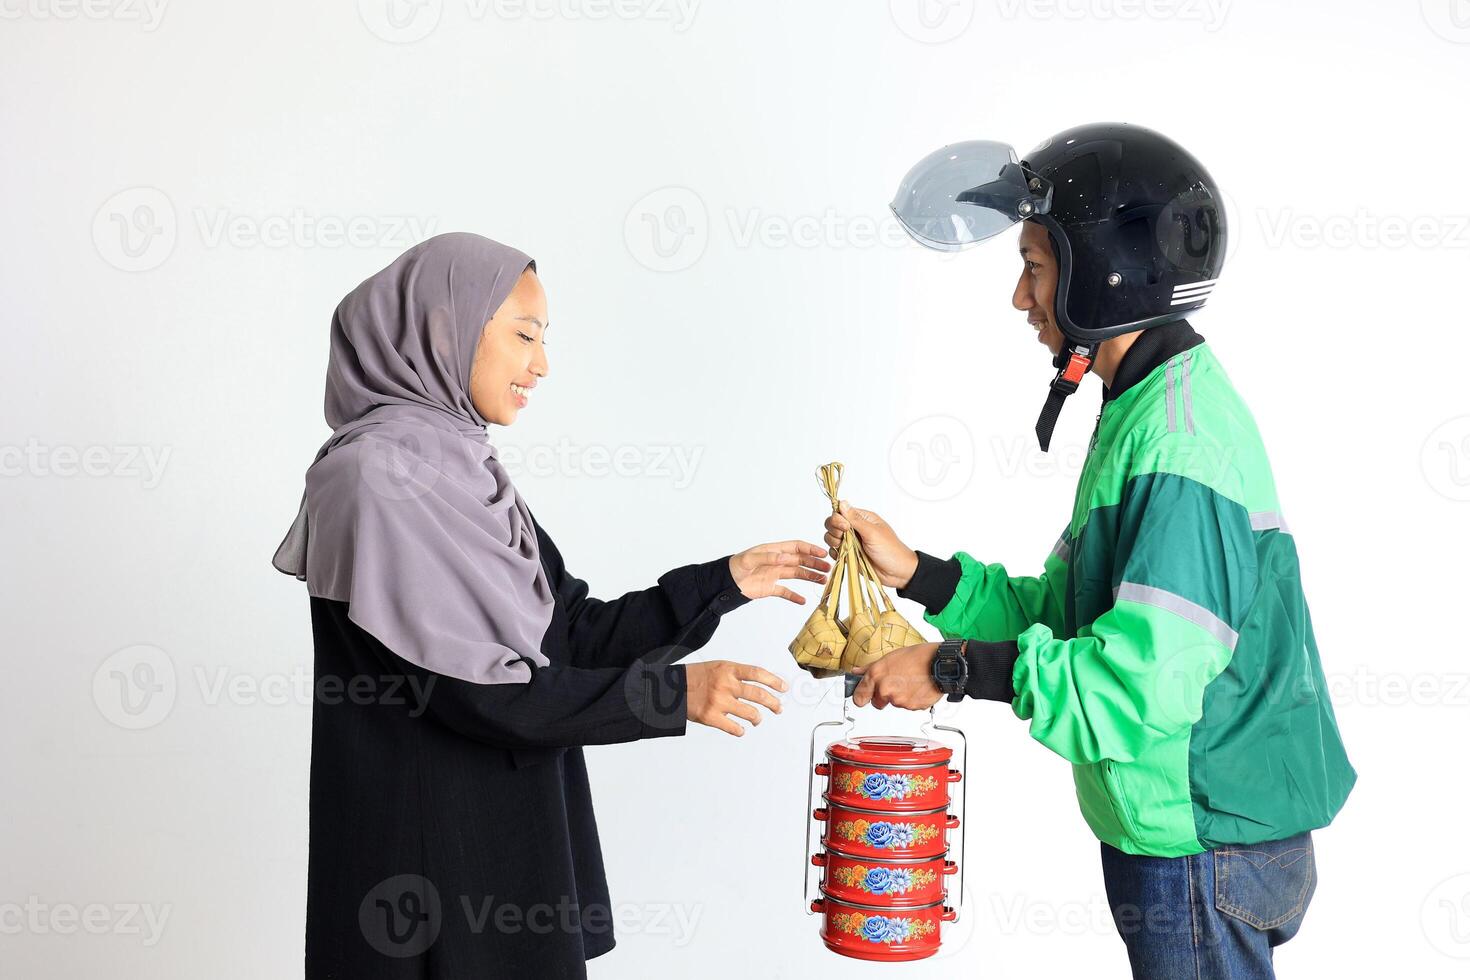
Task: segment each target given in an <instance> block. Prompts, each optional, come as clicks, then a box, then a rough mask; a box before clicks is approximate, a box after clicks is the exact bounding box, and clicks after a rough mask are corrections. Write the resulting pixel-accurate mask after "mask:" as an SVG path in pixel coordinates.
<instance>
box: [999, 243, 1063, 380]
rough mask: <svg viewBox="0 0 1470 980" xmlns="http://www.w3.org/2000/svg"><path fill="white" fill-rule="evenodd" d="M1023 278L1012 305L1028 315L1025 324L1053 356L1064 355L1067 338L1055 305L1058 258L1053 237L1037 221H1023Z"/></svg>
mask: <svg viewBox="0 0 1470 980" xmlns="http://www.w3.org/2000/svg"><path fill="white" fill-rule="evenodd" d="M1020 246H1021V262H1022V264H1023V267H1022V269H1021V278H1020V280H1019V281H1018V282H1017V283H1016V292H1015V295H1013V296H1012V297H1011V303H1012V305H1014V306H1015V308H1016V309H1018V310H1020V311H1021V312H1023V313H1025V314H1026V321H1027V322H1028V323H1030V324H1031V328H1032V329H1033V330H1035V331H1036V339H1037V340H1038V341H1040V342H1041V343H1043V344H1045V345H1046V349H1047V350H1049V351H1051V353H1052V356H1053V357H1055V356H1056V355H1057V354H1060V353H1061V352H1062V348H1063V347H1064V346H1065V345H1066V339H1065V338H1064V337H1063V336H1062V331H1061V328H1060V327H1058V326H1057V318H1056V311H1055V309H1054V306H1055V304H1056V298H1057V274H1058V270H1057V258H1056V255H1054V254H1053V253H1052V248H1051V238H1050V237H1049V236H1048V235H1047V233H1046V229H1045V228H1043V227H1042V226H1041V225H1039V224H1037V223H1036V222H1034V221H1023V222H1021V241H1020Z"/></svg>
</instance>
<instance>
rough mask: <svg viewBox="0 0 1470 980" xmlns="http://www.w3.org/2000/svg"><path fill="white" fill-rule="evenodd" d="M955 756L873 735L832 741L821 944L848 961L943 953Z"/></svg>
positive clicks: (822, 767) (824, 770)
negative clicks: (941, 948)
mask: <svg viewBox="0 0 1470 980" xmlns="http://www.w3.org/2000/svg"><path fill="white" fill-rule="evenodd" d="M951 755H952V753H951V750H950V748H949V747H948V746H947V745H944V744H942V743H940V742H934V741H930V740H928V739H921V738H907V737H901V736H867V737H861V738H852V739H847V740H844V741H841V742H833V743H832V744H831V745H829V746H828V747H827V760H826V761H825V762H822V763H819V764H818V765H817V766H816V767H815V775H818V776H826V777H827V789H826V792H824V793H823V794H822V799H823V800H824V801H825V802H826V806H823V807H821V808H819V809H817V810H815V811H813V813H812V816H813V817H814V818H815V819H816V820H818V821H820V822H821V823H822V824H824V825H825V826H824V829H823V832H822V847H823V851H822V853H820V854H815V855H813V856H812V859H811V860H812V864H814V865H816V866H817V867H819V868H822V869H823V871H822V882H821V892H822V897H821V898H819V899H817V900H816V901H814V902H812V911H814V912H820V913H822V917H823V923H822V940H823V942H825V943H826V944H827V948H828V949H830V950H832V951H833V952H834V953H841V954H842V955H843V956H853V957H857V958H858V959H864V960H882V961H890V962H897V961H903V960H917V959H923V958H924V957H926V956H932V955H933V954H934V953H936V952H938V950H939V940H940V934H939V929H940V923H941V922H953V921H954V920H955V918H956V913H955V910H954V909H953V908H950V907H949V906H948V905H946V904H945V900H946V897H947V894H948V893H947V890H946V887H945V885H946V879H947V878H948V877H949V876H950V875H953V874H954V873H955V872H956V871H957V870H958V868H957V867H956V865H955V862H953V861H950V860H948V854H949V834H948V832H949V831H950V830H953V829H955V828H956V827H958V826H959V817H957V816H954V815H952V814H950V813H949V804H950V786H951V785H952V784H953V783H956V782H958V781H959V780H960V778H961V774H960V772H959V771H958V770H955V769H951V768H950V767H949V762H950V758H951Z"/></svg>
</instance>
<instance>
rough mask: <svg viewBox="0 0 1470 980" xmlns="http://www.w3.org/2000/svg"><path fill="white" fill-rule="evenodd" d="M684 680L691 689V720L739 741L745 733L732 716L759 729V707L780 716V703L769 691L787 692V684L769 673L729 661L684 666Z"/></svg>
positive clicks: (689, 699)
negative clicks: (769, 689) (742, 719)
mask: <svg viewBox="0 0 1470 980" xmlns="http://www.w3.org/2000/svg"><path fill="white" fill-rule="evenodd" d="M684 678H685V681H686V683H687V684H688V686H689V691H688V695H687V697H686V702H685V703H686V710H687V712H688V716H689V720H690V721H693V722H698V723H699V724H701V725H708V726H709V727H711V728H718V729H719V730H720V731H722V732H729V733H730V734H731V735H735V736H737V737H738V736H740V735H744V734H745V729H744V728H741V727H740V726H739V725H738V724H736V723H735V721H734V720H733V719H732V718H731V717H730V716H731V715H734V716H735V717H736V718H744V719H745V720H746V721H748V722H750V723H751V724H752V725H759V724H760V723H761V713H760V712H759V711H758V710H756V707H755V706H756V705H758V704H760V705H765V707H766V708H768V709H769V710H770V711H771V712H772V713H773V714H778V715H779V714H780V713H781V701H780V699H779V698H777V697H776V695H774V694H772V693H771V692H770V691H768V690H766V688H771V689H773V690H777V691H784V690H786V682H785V681H783V680H782V679H781V678H779V677H777V676H776V675H775V674H773V673H771V672H770V671H769V670H763V669H762V668H760V667H753V666H751V665H750V664H737V663H732V662H730V661H729V660H710V661H706V662H705V663H700V664H687V665H685V667H684ZM761 685H765V686H764V687H762V686H761Z"/></svg>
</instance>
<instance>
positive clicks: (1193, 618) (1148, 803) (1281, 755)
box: [925, 327, 1356, 856]
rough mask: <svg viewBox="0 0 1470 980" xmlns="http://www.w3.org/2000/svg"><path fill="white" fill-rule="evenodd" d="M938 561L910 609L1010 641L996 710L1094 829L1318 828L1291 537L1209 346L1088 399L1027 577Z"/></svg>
mask: <svg viewBox="0 0 1470 980" xmlns="http://www.w3.org/2000/svg"><path fill="white" fill-rule="evenodd" d="M1186 329H1187V327H1186ZM1191 333H1192V332H1191ZM955 559H956V560H957V561H958V563H959V571H960V578H959V583H958V585H957V587H956V588H955V592H954V596H953V598H952V599H950V600H949V602H948V604H947V605H944V606H943V608H942V609H939V610H938V611H937V612H933V611H931V612H930V613H929V614H927V615H926V616H925V618H926V619H927V620H928V621H929V622H930V623H932V624H933V625H934V626H935V627H937V628H938V629H939V630H940V631H941V632H942V633H943V634H944V636H945V637H947V638H959V637H965V638H972V639H975V640H980V641H1004V640H1014V641H1015V648H1014V650H1015V652H1014V653H1013V654H1012V655H1013V656H1015V664H1014V669H1013V670H1011V672H1010V678H1009V679H1010V682H1011V685H1012V686H1013V690H1014V700H1013V701H1012V702H1011V703H1012V707H1013V708H1014V710H1015V713H1016V715H1017V716H1019V717H1020V718H1022V719H1024V720H1027V721H1029V722H1030V727H1031V734H1032V736H1033V737H1034V738H1035V739H1036V740H1037V741H1039V742H1041V743H1042V744H1043V745H1045V746H1046V747H1047V748H1049V749H1051V750H1052V751H1054V752H1056V753H1057V754H1058V755H1060V756H1062V757H1063V758H1065V759H1067V760H1068V761H1069V762H1071V763H1072V766H1073V775H1074V777H1075V780H1076V784H1077V801H1078V803H1079V804H1081V808H1082V815H1083V817H1084V818H1085V819H1086V820H1087V823H1088V825H1089V826H1090V827H1091V828H1092V831H1093V833H1095V834H1096V835H1097V837H1098V839H1099V840H1102V841H1104V842H1106V843H1108V844H1111V845H1112V846H1114V847H1116V848H1119V849H1120V850H1123V851H1126V852H1129V853H1132V854H1149V855H1156V856H1176V855H1182V854H1193V853H1197V852H1199V851H1202V850H1207V849H1210V848H1213V847H1217V846H1220V845H1224V844H1250V843H1255V842H1259V841H1266V840H1277V839H1280V838H1283V837H1289V836H1291V835H1293V834H1297V833H1300V832H1302V831H1306V830H1312V829H1316V828H1318V827H1323V826H1325V825H1327V824H1328V823H1329V822H1331V820H1332V818H1333V816H1334V815H1336V813H1337V812H1338V810H1339V809H1340V808H1341V807H1342V804H1343V801H1344V800H1345V799H1346V798H1347V795H1348V792H1349V790H1351V788H1352V786H1353V782H1354V780H1355V778H1356V775H1355V773H1354V772H1353V768H1352V766H1351V765H1350V764H1349V763H1348V760H1347V755H1346V753H1345V751H1344V749H1343V745H1342V741H1341V739H1340V737H1339V735H1338V730H1337V722H1336V719H1335V718H1334V716H1333V712H1332V705H1331V703H1330V702H1329V701H1328V696H1327V687H1326V683H1325V681H1324V679H1323V676H1322V666H1321V663H1320V661H1319V660H1318V657H1317V643H1316V640H1315V638H1314V636H1313V633H1312V620H1311V615H1310V614H1309V612H1308V611H1307V603H1306V599H1305V598H1304V597H1303V595H1302V586H1301V575H1300V571H1299V568H1298V564H1297V552H1296V543H1295V541H1294V540H1293V538H1292V535H1291V533H1290V532H1289V531H1288V530H1287V527H1286V522H1285V521H1284V520H1283V519H1282V516H1281V505H1280V503H1279V502H1278V501H1277V499H1276V487H1275V485H1274V482H1273V480H1272V477H1271V469H1270V466H1269V464H1268V463H1267V460H1266V453H1265V449H1264V448H1263V446H1262V443H1261V437H1260V434H1259V433H1258V432H1257V431H1256V426H1255V422H1254V421H1253V420H1252V418H1251V415H1250V412H1249V411H1248V410H1247V409H1246V406H1245V404H1244V403H1243V402H1242V401H1241V399H1240V396H1239V395H1237V394H1236V392H1235V389H1234V388H1233V387H1232V386H1231V384H1230V381H1229V379H1228V378H1227V377H1226V375H1225V372H1224V370H1223V369H1222V368H1221V367H1220V364H1219V362H1218V361H1217V360H1216V359H1215V355H1214V354H1213V353H1212V352H1211V351H1210V349H1209V348H1208V346H1205V345H1200V346H1195V347H1192V348H1190V349H1187V350H1184V351H1183V352H1181V353H1178V354H1175V355H1174V356H1173V357H1170V358H1169V359H1168V360H1167V361H1165V362H1164V363H1161V364H1159V365H1157V366H1156V367H1154V368H1153V369H1152V370H1151V371H1149V373H1148V374H1146V375H1145V376H1144V377H1143V378H1142V379H1141V380H1139V381H1138V382H1137V383H1135V384H1133V385H1132V386H1131V387H1129V388H1127V389H1126V390H1124V391H1122V393H1121V394H1119V395H1118V396H1117V397H1116V398H1115V399H1113V400H1111V401H1108V402H1106V403H1105V404H1104V406H1103V411H1102V414H1101V416H1100V417H1099V420H1098V428H1097V431H1096V433H1095V435H1094V436H1093V445H1092V447H1091V448H1090V449H1089V452H1088V456H1087V461H1086V463H1085V465H1084V467H1083V471H1082V476H1081V478H1080V480H1079V482H1078V486H1077V496H1076V502H1075V503H1074V505H1073V507H1072V518H1071V521H1070V522H1069V523H1068V525H1067V528H1066V530H1065V531H1064V532H1063V533H1062V536H1061V539H1060V540H1059V541H1058V542H1057V544H1056V547H1055V548H1054V549H1053V550H1052V553H1051V555H1050V556H1049V557H1048V558H1047V559H1046V563H1045V566H1044V571H1043V572H1042V574H1041V575H1040V576H1037V577H1034V578H1032V577H1019V576H1012V575H1009V574H1007V572H1006V570H1005V569H1004V568H1002V567H1001V566H1000V565H994V564H992V565H986V564H982V563H980V562H978V561H976V560H975V559H974V558H971V557H970V556H969V555H967V554H964V553H960V554H958V555H956V556H955ZM1010 690H1011V689H1010V688H1008V689H1007V693H1010Z"/></svg>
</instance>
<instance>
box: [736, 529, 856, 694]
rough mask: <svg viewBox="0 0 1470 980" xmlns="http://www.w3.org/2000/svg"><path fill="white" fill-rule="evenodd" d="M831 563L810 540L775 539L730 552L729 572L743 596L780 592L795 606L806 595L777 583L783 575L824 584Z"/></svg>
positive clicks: (775, 594) (801, 601)
mask: <svg viewBox="0 0 1470 980" xmlns="http://www.w3.org/2000/svg"><path fill="white" fill-rule="evenodd" d="M831 567H832V566H831V564H830V563H829V562H827V561H826V560H825V559H824V558H823V557H822V546H821V545H818V544H812V543H811V542H810V541H776V542H773V543H771V544H758V545H756V546H755V547H754V548H747V549H746V550H745V551H742V552H740V554H738V555H731V556H730V574H731V575H733V576H734V577H735V584H736V586H738V587H739V589H740V594H741V595H743V596H745V598H747V599H763V598H765V597H766V596H780V597H781V598H782V599H786V600H788V601H790V602H794V603H796V604H797V605H798V606H801V605H805V604H806V599H804V598H802V597H801V596H799V595H797V594H796V593H795V592H792V591H791V590H790V589H788V588H786V586H784V585H782V584H780V583H781V581H782V580H783V579H803V580H805V581H807V582H816V583H817V584H819V585H823V584H826V581H827V575H826V572H827V570H828V569H830V568H831ZM772 676H774V675H772Z"/></svg>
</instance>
